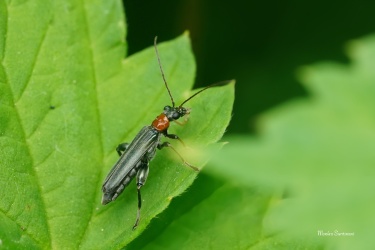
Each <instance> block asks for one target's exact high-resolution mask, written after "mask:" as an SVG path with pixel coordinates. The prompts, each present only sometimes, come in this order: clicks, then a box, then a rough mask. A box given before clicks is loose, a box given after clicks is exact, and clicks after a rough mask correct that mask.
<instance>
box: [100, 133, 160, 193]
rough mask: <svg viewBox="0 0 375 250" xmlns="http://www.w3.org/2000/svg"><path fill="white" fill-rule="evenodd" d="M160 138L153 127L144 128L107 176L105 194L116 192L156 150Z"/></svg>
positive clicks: (104, 185)
mask: <svg viewBox="0 0 375 250" xmlns="http://www.w3.org/2000/svg"><path fill="white" fill-rule="evenodd" d="M160 136H161V134H160V133H158V132H157V131H156V130H155V129H153V128H152V127H151V126H146V127H143V128H142V130H141V131H139V133H138V134H137V135H136V136H135V138H134V140H133V141H132V142H131V143H130V145H129V147H128V148H127V149H126V151H125V152H124V153H123V154H122V155H121V157H120V158H119V160H118V161H117V162H116V164H115V165H114V166H113V168H112V169H111V171H110V172H109V174H108V175H107V178H106V179H105V180H104V183H103V187H102V190H103V192H105V193H112V192H115V191H116V190H117V189H118V187H119V186H120V185H121V184H122V182H123V180H124V178H125V177H126V176H127V175H128V174H129V173H130V172H131V170H132V169H134V168H135V167H136V166H137V164H138V163H139V161H140V160H141V159H142V158H143V157H144V155H145V154H146V153H147V152H151V151H155V150H156V147H157V145H158V142H159V140H160ZM132 177H134V176H132Z"/></svg>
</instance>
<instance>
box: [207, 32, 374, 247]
mask: <svg viewBox="0 0 375 250" xmlns="http://www.w3.org/2000/svg"><path fill="white" fill-rule="evenodd" d="M349 55H350V58H351V59H352V63H351V64H350V65H340V64H337V63H320V64H317V65H314V66H309V67H306V68H304V69H303V70H302V71H301V74H300V75H301V81H302V82H303V83H304V84H305V86H306V88H307V89H308V90H309V92H310V93H311V96H310V97H309V98H303V99H299V100H295V101H292V102H290V103H288V104H286V105H283V106H281V107H279V108H277V109H275V110H273V111H270V112H268V113H267V114H265V115H263V117H261V119H260V122H259V131H260V132H261V133H260V135H259V136H256V137H230V138H227V140H229V141H230V142H231V143H230V144H229V145H228V146H226V147H225V149H224V151H222V152H220V154H217V155H216V156H215V157H213V159H212V165H213V167H211V168H209V170H210V171H212V172H213V173H216V174H219V175H221V176H224V177H225V178H228V179H230V180H232V181H235V182H237V183H242V185H243V186H244V188H245V187H246V186H250V187H252V186H254V185H260V186H262V187H265V188H269V189H270V188H273V189H274V190H275V193H280V195H278V196H275V197H274V200H273V202H271V203H270V208H269V211H268V213H267V215H266V216H265V218H264V227H265V232H267V233H268V234H273V233H275V232H287V233H288V234H289V235H292V236H293V237H301V238H310V239H311V240H312V241H316V242H317V241H320V240H326V241H327V243H328V245H329V246H331V247H333V248H337V249H371V246H372V247H373V246H374V245H375V241H374V237H373V232H374V231H375V226H374V225H375V219H374V218H375V217H374V216H373V211H374V209H375V201H374V199H373V191H374V187H375V186H374V176H375V168H374V166H375V157H374V153H373V151H374V149H375V115H374V114H375V95H374V93H375V70H374V65H375V60H374V58H375V36H370V37H367V38H364V39H361V40H358V41H355V42H352V43H351V44H350V46H349ZM254 205H255V206H257V204H254ZM318 231H323V232H324V233H329V232H330V233H332V234H335V233H336V231H337V232H339V233H354V235H352V236H342V235H341V236H338V235H333V236H319V235H318V233H319V232H318Z"/></svg>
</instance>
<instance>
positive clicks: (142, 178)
mask: <svg viewBox="0 0 375 250" xmlns="http://www.w3.org/2000/svg"><path fill="white" fill-rule="evenodd" d="M148 170H149V168H148V160H142V163H141V166H140V168H139V170H138V172H137V192H138V211H137V219H136V220H135V223H134V226H133V230H134V229H135V228H136V227H137V226H138V223H139V219H140V216H141V207H142V197H141V187H142V186H143V185H144V184H145V183H146V180H147V176H148Z"/></svg>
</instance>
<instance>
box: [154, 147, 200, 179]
mask: <svg viewBox="0 0 375 250" xmlns="http://www.w3.org/2000/svg"><path fill="white" fill-rule="evenodd" d="M157 147H158V149H162V148H164V147H168V148H171V149H172V150H173V151H174V152H175V153H176V154H177V155H178V156H179V157H180V159H181V161H182V162H183V163H184V164H185V165H186V166H188V167H190V168H192V169H194V171H197V172H199V168H197V167H194V166H193V165H191V164H190V163H188V162H187V161H185V159H184V158H183V157H182V156H181V155H180V154H179V153H178V152H177V150H176V149H175V148H174V147H173V146H172V145H171V144H170V143H169V142H167V141H166V142H163V143H159V144H158V146H157Z"/></svg>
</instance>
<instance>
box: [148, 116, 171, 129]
mask: <svg viewBox="0 0 375 250" xmlns="http://www.w3.org/2000/svg"><path fill="white" fill-rule="evenodd" d="M151 125H152V127H154V128H155V129H156V130H157V131H159V132H162V131H164V130H167V129H168V128H169V120H168V117H167V116H166V115H165V114H164V113H161V114H160V115H158V116H157V117H156V118H155V120H154V121H153V122H152V124H151Z"/></svg>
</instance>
